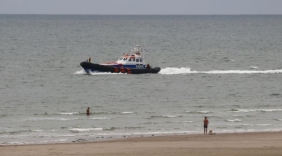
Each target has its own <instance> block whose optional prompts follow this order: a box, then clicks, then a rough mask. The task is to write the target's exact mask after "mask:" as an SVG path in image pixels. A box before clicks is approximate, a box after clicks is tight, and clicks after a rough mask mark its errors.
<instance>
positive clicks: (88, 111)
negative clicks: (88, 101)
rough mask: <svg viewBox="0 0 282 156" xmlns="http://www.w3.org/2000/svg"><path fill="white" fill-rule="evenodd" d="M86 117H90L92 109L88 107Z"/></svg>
mask: <svg viewBox="0 0 282 156" xmlns="http://www.w3.org/2000/svg"><path fill="white" fill-rule="evenodd" d="M86 115H87V116H89V115H90V108H89V107H88V108H87V110H86Z"/></svg>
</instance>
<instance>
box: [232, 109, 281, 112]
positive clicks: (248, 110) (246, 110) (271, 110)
mask: <svg viewBox="0 0 282 156" xmlns="http://www.w3.org/2000/svg"><path fill="white" fill-rule="evenodd" d="M281 111H282V109H281V108H278V109H233V110H232V111H231V112H238V113H248V112H281Z"/></svg>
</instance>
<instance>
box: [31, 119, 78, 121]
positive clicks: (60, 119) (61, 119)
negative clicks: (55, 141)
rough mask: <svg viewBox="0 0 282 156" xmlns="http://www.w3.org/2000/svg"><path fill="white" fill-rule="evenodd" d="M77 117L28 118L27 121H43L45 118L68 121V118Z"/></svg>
mask: <svg viewBox="0 0 282 156" xmlns="http://www.w3.org/2000/svg"><path fill="white" fill-rule="evenodd" d="M77 119H78V118H69V119H67V118H29V119H27V121H45V120H52V121H56V120H57V121H68V120H77Z"/></svg>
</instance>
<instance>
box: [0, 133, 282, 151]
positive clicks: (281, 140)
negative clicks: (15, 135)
mask: <svg viewBox="0 0 282 156" xmlns="http://www.w3.org/2000/svg"><path fill="white" fill-rule="evenodd" d="M0 155H1V156H26V155H28V156H64V155H72V156H127V155H128V156H132V155H133V156H134V155H135V156H149V155H151V156H182V155H183V156H184V155H185V156H187V155H189V156H242V155H247V156H250V155H252V156H265V155H270V156H282V132H260V133H235V134H216V135H204V134H201V135H200V134H197V135H174V136H152V137H139V138H126V139H119V140H111V141H99V142H91V143H64V144H48V145H8V146H0Z"/></svg>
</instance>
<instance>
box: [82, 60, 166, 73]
mask: <svg viewBox="0 0 282 156" xmlns="http://www.w3.org/2000/svg"><path fill="white" fill-rule="evenodd" d="M80 65H81V66H82V68H83V69H84V70H85V72H86V73H90V72H95V71H98V72H111V73H127V74H147V73H158V72H159V71H160V70H161V68H160V67H154V68H150V69H139V68H123V67H115V66H106V65H100V64H96V63H90V62H81V63H80Z"/></svg>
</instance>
